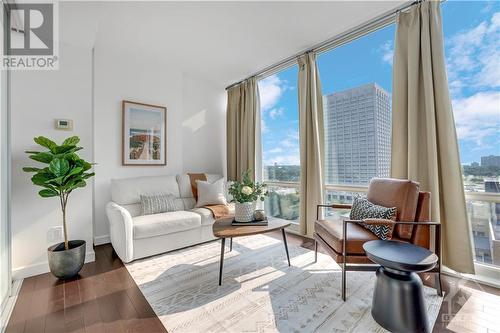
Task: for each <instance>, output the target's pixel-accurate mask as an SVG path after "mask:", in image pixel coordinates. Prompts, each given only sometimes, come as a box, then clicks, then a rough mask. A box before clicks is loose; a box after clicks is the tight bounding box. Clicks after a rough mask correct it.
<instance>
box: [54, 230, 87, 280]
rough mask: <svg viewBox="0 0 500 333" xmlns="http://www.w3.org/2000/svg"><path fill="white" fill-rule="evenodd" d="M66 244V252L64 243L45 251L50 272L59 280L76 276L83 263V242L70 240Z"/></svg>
mask: <svg viewBox="0 0 500 333" xmlns="http://www.w3.org/2000/svg"><path fill="white" fill-rule="evenodd" d="M68 243H69V244H68V245H69V249H68V250H65V249H64V243H59V244H56V245H52V246H51V247H49V248H48V249H47V255H48V257H49V267H50V271H51V272H52V274H54V275H55V276H56V277H58V278H60V279H69V278H72V277H73V276H75V275H77V274H78V272H80V270H81V269H82V267H83V263H84V262H85V248H86V244H85V241H84V240H72V241H69V242H68Z"/></svg>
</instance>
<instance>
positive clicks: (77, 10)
mask: <svg viewBox="0 0 500 333" xmlns="http://www.w3.org/2000/svg"><path fill="white" fill-rule="evenodd" d="M404 2H405V1H332V2H121V1H119V2H61V3H60V15H59V16H60V18H61V19H60V29H59V30H60V38H61V40H63V41H64V42H66V43H70V44H78V45H83V46H87V47H92V46H93V45H94V44H97V45H100V44H101V43H102V45H106V47H111V48H113V49H114V50H115V51H116V52H128V53H133V54H135V55H137V56H141V57H144V59H156V60H158V61H169V62H171V63H172V64H173V65H175V66H179V68H181V69H182V70H183V71H184V72H185V73H186V74H187V75H190V76H194V77H199V78H203V79H205V80H209V81H211V82H213V83H214V84H217V85H221V86H226V85H229V84H231V83H233V82H235V81H238V80H240V79H242V78H244V77H246V76H248V75H250V74H252V73H254V72H256V71H258V70H260V69H262V68H265V67H267V66H269V65H272V64H274V63H276V62H278V61H280V60H282V59H284V58H287V57H289V56H291V55H293V54H296V53H298V52H300V51H302V50H305V49H307V48H310V47H311V46H313V45H315V44H317V43H319V42H322V41H324V40H326V39H329V38H331V37H333V36H335V35H337V34H339V33H342V32H344V31H346V30H348V29H350V28H352V27H355V26H357V25H359V24H362V23H363V22H366V21H367V20H370V19H372V18H374V17H376V16H378V15H380V14H383V13H386V12H388V11H390V10H392V9H394V8H396V7H398V6H400V5H401V4H402V3H404Z"/></svg>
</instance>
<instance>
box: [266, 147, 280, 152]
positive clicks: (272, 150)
mask: <svg viewBox="0 0 500 333" xmlns="http://www.w3.org/2000/svg"><path fill="white" fill-rule="evenodd" d="M282 152H283V149H282V148H280V147H276V148H273V149H269V150H268V151H267V153H268V154H278V153H282Z"/></svg>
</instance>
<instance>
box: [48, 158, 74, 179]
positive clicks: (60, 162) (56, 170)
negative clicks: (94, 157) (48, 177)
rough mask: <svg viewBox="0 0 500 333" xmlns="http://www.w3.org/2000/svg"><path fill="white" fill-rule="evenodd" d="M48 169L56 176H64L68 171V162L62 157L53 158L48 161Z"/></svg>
mask: <svg viewBox="0 0 500 333" xmlns="http://www.w3.org/2000/svg"><path fill="white" fill-rule="evenodd" d="M49 170H50V172H52V173H53V174H54V175H56V176H57V177H62V176H65V175H66V173H67V172H68V171H69V162H68V161H67V160H65V159H62V158H54V159H53V160H52V161H51V162H50V165H49Z"/></svg>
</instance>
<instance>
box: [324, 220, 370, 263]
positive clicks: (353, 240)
mask: <svg viewBox="0 0 500 333" xmlns="http://www.w3.org/2000/svg"><path fill="white" fill-rule="evenodd" d="M342 224H343V222H342V220H341V219H333V220H320V221H316V222H315V225H314V227H315V232H316V233H317V234H318V235H319V236H320V237H321V238H322V239H323V240H324V241H325V242H326V243H328V244H329V245H330V246H331V247H332V248H333V249H334V250H335V251H336V252H338V253H342V242H343V236H342V232H343V230H342ZM375 239H378V237H377V236H375V235H374V234H373V233H371V232H370V231H368V230H367V229H365V228H363V227H362V226H360V225H358V224H355V223H348V224H347V244H346V251H347V254H358V255H359V254H365V251H364V250H363V244H364V243H366V242H367V241H370V240H375Z"/></svg>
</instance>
